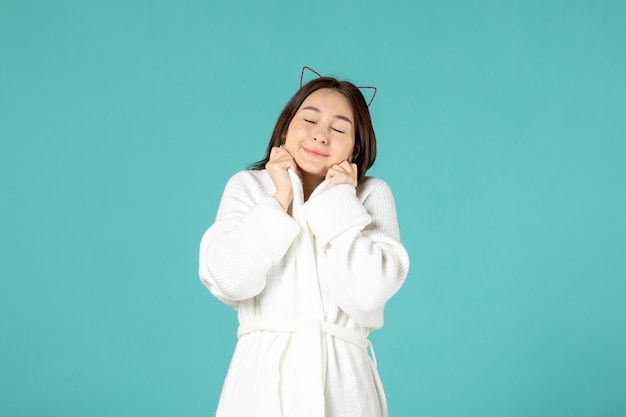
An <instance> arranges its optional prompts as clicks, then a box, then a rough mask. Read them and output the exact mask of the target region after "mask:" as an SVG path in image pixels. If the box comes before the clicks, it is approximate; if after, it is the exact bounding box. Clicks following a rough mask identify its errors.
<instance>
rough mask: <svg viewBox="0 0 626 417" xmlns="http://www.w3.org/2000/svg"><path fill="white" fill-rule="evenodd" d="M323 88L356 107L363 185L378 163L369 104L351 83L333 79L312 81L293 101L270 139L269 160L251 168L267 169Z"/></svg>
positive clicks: (356, 140) (357, 157)
mask: <svg viewBox="0 0 626 417" xmlns="http://www.w3.org/2000/svg"><path fill="white" fill-rule="evenodd" d="M321 88H330V89H331V90H334V91H337V92H339V93H341V94H343V95H344V96H345V97H346V98H347V99H348V102H349V103H350V106H351V107H352V112H353V114H354V127H355V134H354V155H353V156H354V163H355V164H356V165H357V167H358V182H359V183H361V181H362V180H363V177H365V172H366V171H367V170H368V169H369V168H370V167H371V166H372V165H374V161H375V160H376V134H375V133H374V128H373V126H372V119H371V117H370V112H369V109H368V108H367V102H366V101H365V98H364V97H363V94H361V91H360V90H359V89H358V88H357V87H356V86H355V85H354V84H352V83H351V82H349V81H339V80H337V79H335V78H332V77H321V78H316V79H313V80H311V81H309V82H308V83H307V84H305V85H303V86H302V87H301V88H300V89H299V90H298V91H297V92H296V94H294V96H293V97H291V100H289V102H288V103H287V105H286V106H285V108H284V109H283V111H282V112H281V113H280V116H278V120H277V121H276V126H275V127H274V132H273V133H272V136H271V138H270V142H269V144H268V145H267V150H266V152H265V158H263V159H262V160H260V161H258V162H255V163H254V164H252V165H250V169H264V168H265V164H267V162H268V161H269V160H270V153H271V151H272V148H273V147H277V146H280V145H282V144H283V143H284V142H285V138H286V137H287V129H288V128H289V124H290V123H291V120H292V119H293V117H294V116H295V115H296V113H297V112H298V109H299V108H300V106H301V105H302V102H303V101H304V100H305V99H306V98H307V97H308V96H309V94H311V93H313V92H314V91H317V90H319V89H321Z"/></svg>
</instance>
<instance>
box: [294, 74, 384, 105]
mask: <svg viewBox="0 0 626 417" xmlns="http://www.w3.org/2000/svg"><path fill="white" fill-rule="evenodd" d="M304 70H309V71H311V72H312V73H313V74H315V75H317V76H318V77H319V78H322V76H321V75H320V73H319V72H317V71H315V70H314V69H313V68H311V67H307V66H304V67H302V73H301V74H300V88H302V78H304ZM356 88H358V89H363V88H369V89H372V90H374V94H372V98H370V101H369V102H368V103H367V108H368V109H369V107H370V104H372V101H374V97H376V92H377V91H378V89H377V88H376V87H373V86H369V85H359V86H357V87H356Z"/></svg>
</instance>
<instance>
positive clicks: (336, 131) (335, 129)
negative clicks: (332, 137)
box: [332, 127, 346, 133]
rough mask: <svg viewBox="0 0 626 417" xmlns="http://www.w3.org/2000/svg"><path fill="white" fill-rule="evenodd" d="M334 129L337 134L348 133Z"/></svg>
mask: <svg viewBox="0 0 626 417" xmlns="http://www.w3.org/2000/svg"><path fill="white" fill-rule="evenodd" d="M332 129H333V130H334V131H335V132H337V133H346V132H344V131H343V130H339V129H335V128H334V127H333V128H332Z"/></svg>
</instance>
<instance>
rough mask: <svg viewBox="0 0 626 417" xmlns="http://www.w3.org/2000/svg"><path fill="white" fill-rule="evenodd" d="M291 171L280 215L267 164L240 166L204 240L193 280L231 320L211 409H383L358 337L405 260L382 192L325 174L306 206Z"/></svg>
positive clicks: (310, 413) (370, 183)
mask: <svg viewBox="0 0 626 417" xmlns="http://www.w3.org/2000/svg"><path fill="white" fill-rule="evenodd" d="M289 174H290V176H291V180H292V184H293V188H294V200H293V203H292V206H291V209H290V212H289V213H285V211H284V210H283V209H282V208H281V206H280V204H279V203H278V202H277V201H276V200H275V199H274V198H273V197H272V195H273V194H274V191H275V187H274V184H273V182H272V180H271V178H270V176H269V174H268V172H267V171H265V170H260V171H241V172H239V173H237V174H236V175H234V176H233V177H232V178H231V179H230V181H229V182H228V184H227V185H226V189H225V191H224V195H223V197H222V201H221V203H220V207H219V210H218V213H217V218H216V221H215V223H214V224H213V225H212V226H211V227H210V228H209V229H208V230H207V231H206V233H205V234H204V236H203V237H202V241H201V244H200V278H201V280H202V282H203V283H204V284H205V285H206V286H207V287H208V288H209V290H211V292H212V293H213V294H214V295H215V296H216V297H217V298H219V299H220V300H222V301H223V302H225V303H227V304H229V305H231V306H233V307H234V308H235V309H236V310H237V312H238V315H239V323H240V326H239V331H238V336H239V340H238V343H237V346H236V348H235V353H234V355H233V358H232V361H231V364H230V368H229V370H228V375H227V376H226V380H225V382H224V387H223V390H222V395H221V398H220V403H219V406H218V410H217V416H218V417H252V416H254V417H381V416H387V403H386V400H385V394H384V392H383V389H382V385H381V383H380V379H379V376H378V372H377V370H376V365H375V359H374V360H373V359H370V356H369V355H368V344H369V342H368V339H367V335H368V334H369V332H370V331H371V330H373V329H377V328H380V327H382V325H383V309H384V306H385V303H386V302H387V301H388V300H389V299H390V298H391V296H393V294H395V293H396V291H398V289H399V288H400V286H401V285H402V283H403V282H404V279H405V278H406V275H407V272H408V267H409V259H408V255H407V253H406V251H405V249H404V247H403V246H402V244H401V243H400V235H399V231H398V223H397V217H396V209H395V203H394V199H393V195H392V193H391V190H390V189H389V187H388V186H387V184H386V183H385V182H383V181H382V180H380V179H377V178H372V177H366V178H365V179H364V180H363V182H362V183H361V184H360V185H359V186H358V187H357V188H356V190H355V188H354V187H352V186H350V185H347V184H341V185H335V186H332V187H330V188H328V189H325V188H326V186H327V182H323V183H322V184H320V186H319V187H317V189H316V190H315V191H314V192H313V194H312V195H311V197H310V198H309V199H308V200H307V201H306V202H304V201H303V192H302V184H301V182H300V179H299V178H298V177H297V176H296V175H295V174H294V173H293V172H291V171H290V172H289ZM370 347H371V346H370ZM372 353H373V351H372Z"/></svg>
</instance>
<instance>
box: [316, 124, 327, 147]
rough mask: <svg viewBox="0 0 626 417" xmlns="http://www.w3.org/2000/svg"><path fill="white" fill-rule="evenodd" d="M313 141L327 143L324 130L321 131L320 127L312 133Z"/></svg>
mask: <svg viewBox="0 0 626 417" xmlns="http://www.w3.org/2000/svg"><path fill="white" fill-rule="evenodd" d="M313 140H314V141H316V142H320V143H323V144H326V143H328V136H327V135H326V132H324V129H322V128H321V127H320V128H318V129H316V130H315V131H314V132H313Z"/></svg>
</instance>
